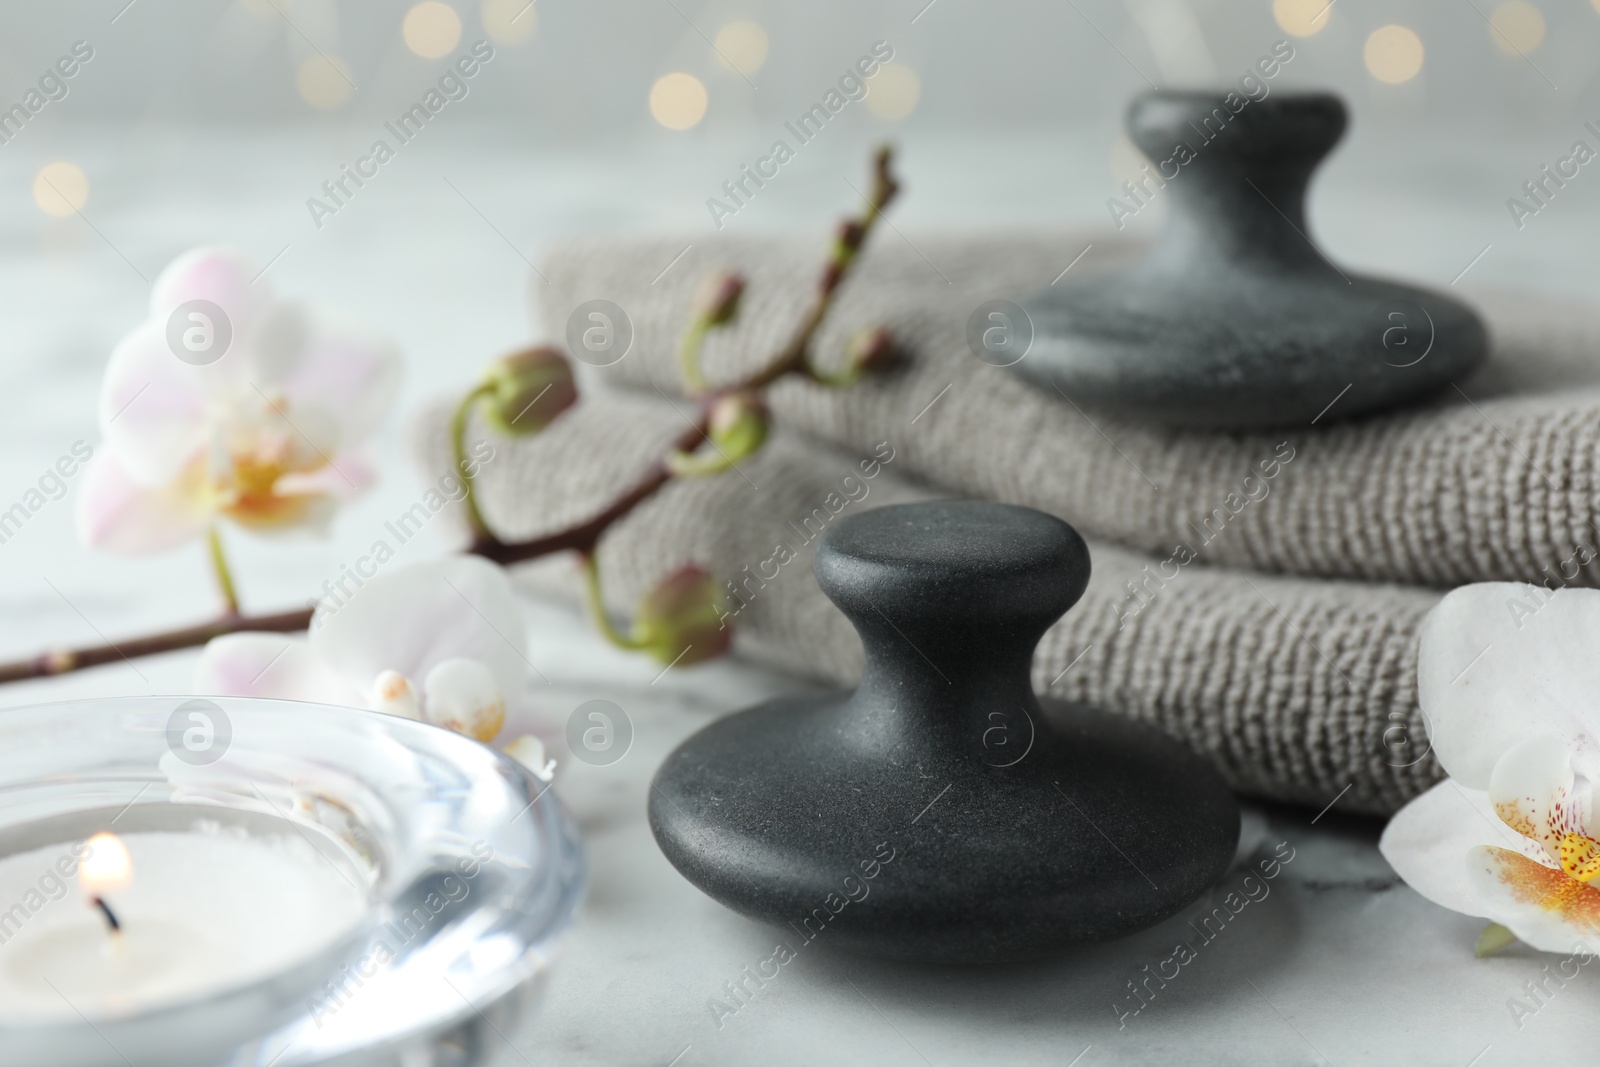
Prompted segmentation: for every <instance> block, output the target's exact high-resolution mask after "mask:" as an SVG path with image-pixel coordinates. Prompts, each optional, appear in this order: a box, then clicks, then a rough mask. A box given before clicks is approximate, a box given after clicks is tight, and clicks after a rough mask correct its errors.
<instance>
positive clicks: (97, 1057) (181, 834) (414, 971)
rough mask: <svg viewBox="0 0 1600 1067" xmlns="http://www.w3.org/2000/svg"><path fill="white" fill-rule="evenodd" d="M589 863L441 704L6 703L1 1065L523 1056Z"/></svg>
mask: <svg viewBox="0 0 1600 1067" xmlns="http://www.w3.org/2000/svg"><path fill="white" fill-rule="evenodd" d="M108 835H109V836H108ZM86 842H87V844H85V843H86ZM584 877H585V869H584V860H583V853H582V849H581V846H580V843H579V840H578V835H577V832H576V829H575V828H574V826H573V824H572V822H571V820H570V819H569V817H568V816H567V814H566V813H565V812H564V811H563V809H562V808H561V806H560V804H559V802H558V801H557V799H556V796H555V794H554V793H552V792H550V791H549V789H548V786H547V784H546V783H545V782H543V781H541V780H540V779H538V778H537V777H535V776H534V775H532V774H530V773H529V772H528V771H527V770H526V769H525V768H523V767H522V766H521V765H520V764H518V763H516V762H515V761H513V760H510V759H508V758H506V757H505V756H503V755H502V754H500V753H498V752H496V751H494V750H493V749H490V748H487V747H485V746H483V745H480V744H477V743H476V742H474V741H471V740H469V739H467V738H465V737H463V736H461V735H459V734H455V733H452V732H450V731H448V730H443V729H440V728H438V727H434V726H430V725H428V724H425V723H420V722H416V721H412V720H409V719H402V718H398V717H395V716H390V715H382V714H378V713H375V712H365V711H357V710H354V709H348V708H336V707H328V706H322V705H315V704H304V703H297V702H292V701H272V700H248V699H234V698H211V699H185V698H181V697H137V698H126V699H122V698H118V699H107V700H87V701H74V702H68V703H60V704H47V705H38V706H33V707H27V708H20V709H16V710H11V711H4V712H0V1062H4V1063H26V1064H29V1065H30V1067H50V1065H55V1064H59V1065H62V1067H66V1065H72V1067H100V1065H105V1067H126V1065H127V1064H128V1063H134V1064H141V1065H142V1064H144V1063H161V1064H163V1065H165V1067H217V1065H226V1067H267V1065H269V1064H271V1065H273V1067H309V1065H312V1064H329V1065H332V1064H335V1063H337V1064H339V1065H341V1067H343V1065H349V1067H414V1065H419V1064H426V1065H428V1067H479V1065H483V1064H488V1063H491V1062H493V1061H494V1060H495V1059H496V1058H497V1056H498V1055H502V1054H505V1055H511V1056H512V1058H513V1059H515V1058H516V1057H515V1055H514V1054H512V1053H511V1050H510V1049H509V1048H507V1047H506V1046H507V1037H506V1036H504V1035H506V1034H508V1033H511V1032H512V1031H513V1029H514V1025H515V1021H516V1020H517V1019H518V1018H519V1017H523V1016H525V1014H526V1013H527V1011H528V1010H529V1009H530V1007H531V1006H532V1005H533V1004H534V1003H535V1001H536V999H537V995H538V993H539V992H540V990H541V988H542V985H543V978H544V976H545V975H546V974H547V972H548V969H549V967H550V964H551V961H552V954H553V952H554V950H555V948H556V945H557V943H558V941H559V939H560V937H561V935H562V934H563V932H564V931H565V930H566V929H567V928H568V927H569V926H570V924H571V921H572V917H573V913H574V911H575V909H576V907H577V904H578V901H579V899H580V896H581V892H582V887H583V883H584ZM58 1001H59V1002H58Z"/></svg>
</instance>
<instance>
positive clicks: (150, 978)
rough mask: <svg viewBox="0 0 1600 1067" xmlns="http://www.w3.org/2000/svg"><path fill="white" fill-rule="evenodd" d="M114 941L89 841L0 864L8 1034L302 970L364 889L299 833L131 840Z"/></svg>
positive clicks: (358, 907) (361, 906)
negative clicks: (88, 875) (95, 886)
mask: <svg viewBox="0 0 1600 1067" xmlns="http://www.w3.org/2000/svg"><path fill="white" fill-rule="evenodd" d="M119 836H120V837H121V840H122V842H123V843H124V844H125V845H126V846H127V850H128V853H129V855H130V857H131V860H132V879H131V881H129V882H128V883H127V884H126V885H124V886H122V887H121V888H119V889H116V890H114V891H113V890H109V889H108V890H107V891H106V892H105V894H104V896H105V899H106V903H107V904H108V905H109V906H110V907H111V908H112V909H113V910H114V911H115V913H116V916H117V919H118V920H119V922H120V924H121V931H120V932H113V931H112V930H111V928H110V924H109V923H108V922H107V920H106V917H105V915H104V914H103V913H102V912H101V911H100V910H99V909H98V908H96V907H94V906H93V904H92V902H91V900H90V897H89V895H87V894H86V893H85V891H84V890H83V888H82V887H80V886H79V884H78V880H77V878H76V877H75V875H76V867H77V865H78V864H77V854H78V853H81V852H82V849H83V845H82V843H81V842H63V843H61V844H58V845H49V846H46V847H44V848H38V849H32V850H30V851H28V852H21V853H17V854H14V855H11V856H6V857H4V858H0V1026H5V1025H14V1024H18V1023H39V1022H44V1021H56V1020H70V1019H76V1018H77V1017H78V1016H79V1015H80V1014H81V1015H83V1016H85V1017H87V1018H89V1019H91V1020H92V1019H95V1018H97V1017H99V1018H105V1017H108V1016H118V1015H123V1014H127V1013H134V1012H138V1011H142V1010H146V1009H149V1008H151V1007H155V1006H157V1005H161V1004H165V1003H170V1002H173V1001H179V1000H185V999H191V998H194V997H197V996H202V995H206V994H211V993H216V992H220V991H221V990H223V989H225V988H228V987H230V986H235V985H240V984H244V983H246V982H250V981H252V980H256V979H259V978H262V977H264V976H266V975H269V974H272V973H274V972H276V971H279V970H282V969H284V968H286V967H288V966H291V965H292V964H294V963H295V962H297V961H299V960H302V959H304V958H306V957H308V956H310V955H312V954H314V953H315V952H317V951H319V950H321V949H323V948H326V947H327V946H328V945H329V944H331V943H332V942H333V941H334V940H335V939H336V938H338V937H340V936H341V935H343V934H346V933H348V932H349V931H350V930H351V929H352V928H353V927H354V926H355V924H356V923H358V922H359V921H360V919H361V917H362V915H363V914H364V912H365V909H366V892H365V887H361V886H358V884H356V882H355V876H354V875H349V874H348V873H347V872H342V871H341V870H340V869H338V868H336V867H335V866H333V864H332V863H331V862H330V861H329V860H328V859H327V858H325V857H323V856H320V855H318V854H317V853H316V852H315V851H314V850H313V849H312V847H311V846H310V845H309V844H308V843H307V842H305V841H304V840H302V839H301V838H299V837H298V836H296V835H292V834H289V835H283V836H267V837H257V836H250V835H247V834H246V833H244V832H243V831H242V830H238V829H225V828H222V827H219V826H217V825H216V824H206V823H202V824H199V825H197V826H196V827H195V831H194V832H176V831H150V832H134V833H129V834H125V835H119Z"/></svg>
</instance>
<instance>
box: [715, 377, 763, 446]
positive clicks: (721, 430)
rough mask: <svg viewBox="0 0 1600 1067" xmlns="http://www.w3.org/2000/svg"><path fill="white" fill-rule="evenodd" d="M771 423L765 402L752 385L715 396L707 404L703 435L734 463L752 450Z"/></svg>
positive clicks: (759, 444) (758, 443)
mask: <svg viewBox="0 0 1600 1067" xmlns="http://www.w3.org/2000/svg"><path fill="white" fill-rule="evenodd" d="M771 424H772V415H771V412H769V411H768V410H767V402H766V401H765V400H763V399H762V397H761V394H760V393H759V392H757V391H756V390H754V389H740V390H737V391H736V392H732V393H727V394H724V395H723V396H720V397H718V398H717V401H716V403H714V404H713V405H712V406H711V418H710V420H709V421H708V422H707V425H706V436H707V437H709V438H711V441H712V443H713V444H715V445H716V446H717V448H719V449H721V450H722V452H723V453H724V454H725V455H726V456H727V457H728V459H729V460H730V461H731V462H734V463H737V462H738V461H739V460H741V459H744V458H745V457H746V456H749V455H751V454H753V453H754V452H755V451H756V450H757V449H759V448H760V447H761V446H762V444H763V443H764V442H765V441H766V439H767V430H768V429H769V428H770V426H771Z"/></svg>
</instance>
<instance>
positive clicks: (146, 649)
mask: <svg viewBox="0 0 1600 1067" xmlns="http://www.w3.org/2000/svg"><path fill="white" fill-rule="evenodd" d="M892 161H893V154H892V151H891V150H890V149H889V148H888V147H887V146H885V147H883V148H880V149H879V150H878V152H877V153H876V154H875V156H874V160H873V185H872V192H871V194H870V195H869V196H868V197H867V203H866V205H865V207H864V208H863V210H862V212H861V214H860V215H859V217H856V218H851V219H847V220H845V221H844V222H843V223H841V224H840V226H839V229H838V231H837V232H836V234H835V237H834V242H833V245H832V247H831V249H830V252H829V257H828V260H827V262H826V263H825V264H824V267H823V270H822V274H821V277H820V278H819V280H818V283H817V289H816V295H815V297H814V299H813V301H812V305H811V307H810V309H809V310H808V312H807V314H806V316H805V318H804V319H802V320H801V323H800V326H799V327H798V328H797V329H796V331H795V333H794V335H793V337H791V339H790V340H789V342H788V344H787V345H785V346H784V348H783V349H782V350H781V351H780V352H779V353H778V354H777V355H776V356H775V357H774V358H773V359H772V360H771V361H769V362H768V363H767V365H766V366H765V367H764V368H762V369H761V370H759V371H757V372H755V373H754V374H752V375H750V376H749V377H747V378H745V379H743V380H741V381H737V382H733V383H730V384H727V385H724V386H720V387H717V388H715V389H709V388H708V387H707V385H706V382H705V379H704V377H703V375H702V373H701V371H700V362H699V353H700V347H701V343H702V342H703V341H704V339H705V337H706V336H707V335H708V334H709V333H710V332H711V331H712V330H715V329H717V328H719V327H722V326H725V325H727V324H728V323H730V322H732V321H733V320H734V318H735V316H736V315H737V309H738V303H739V297H740V295H741V294H742V291H743V286H744V283H743V280H742V279H739V278H737V277H736V276H731V275H722V276H718V277H717V278H714V279H713V280H712V282H711V283H710V284H709V285H708V286H707V288H706V290H704V291H703V292H702V295H701V298H700V300H699V301H698V302H697V305H696V309H695V314H694V316H693V317H692V318H691V321H690V323H689V325H688V327H687V328H686V330H685V332H684V336H683V338H682V340H681V342H680V345H679V349H678V355H679V364H680V369H681V370H682V373H683V377H684V385H685V388H686V390H687V392H688V393H689V395H690V396H691V397H693V398H694V399H695V400H696V401H697V404H698V413H697V415H696V416H695V418H694V420H693V423H692V425H691V426H689V427H688V428H686V429H685V430H684V432H683V433H681V434H680V435H678V437H676V438H675V439H674V440H673V441H672V442H670V444H669V445H668V447H667V449H666V451H665V452H664V453H663V454H662V456H661V457H659V458H658V459H657V460H656V461H655V462H654V463H652V464H651V465H650V467H649V468H648V469H646V471H645V472H644V473H643V474H642V475H641V476H640V477H639V479H638V480H637V481H635V482H634V483H633V485H631V486H630V487H629V488H627V489H626V490H624V491H623V492H622V493H621V494H620V495H618V496H617V497H616V498H615V499H614V500H612V501H611V502H610V503H609V504H607V505H606V506H605V507H603V508H602V509H601V510H600V511H599V512H598V513H596V514H595V515H593V516H592V517H590V518H588V519H585V520H584V521H582V522H579V523H575V524H574V525H572V526H569V527H567V528H566V529H563V530H558V531H556V532H554V533H549V534H545V535H544V536H542V537H536V538H532V539H529V540H524V541H513V542H507V541H502V540H501V539H500V538H498V537H497V536H495V534H494V532H493V531H492V530H491V529H490V527H489V525H488V523H487V522H486V521H485V520H484V517H483V514H482V512H481V510H480V508H479V505H478V500H477V495H476V492H475V486H474V474H475V473H476V470H475V468H474V467H473V466H472V465H471V463H470V462H469V460H468V458H467V455H466V428H467V422H468V419H469V417H470V414H471V412H472V411H473V410H474V408H475V407H479V406H481V407H483V408H484V410H485V411H486V413H487V414H488V416H489V421H490V423H491V424H492V425H493V426H495V428H496V429H498V430H500V431H502V432H505V433H509V434H513V435H515V434H520V433H529V432H536V431H537V430H539V429H542V428H543V427H544V426H545V425H547V424H548V423H549V421H550V420H552V419H554V418H555V417H556V416H557V415H559V414H560V413H561V412H562V411H564V410H565V409H566V408H567V407H568V406H570V405H571V403H572V402H573V400H574V399H575V397H576V393H575V390H574V388H573V385H572V381H571V372H570V366H569V365H568V364H567V362H566V360H565V357H564V356H561V355H560V354H559V353H557V352H555V351H554V350H553V349H549V348H533V349H528V350H526V351H523V352H519V353H516V354H514V355H512V356H508V357H506V358H505V359H503V360H498V361H496V363H495V364H493V365H492V366H491V368H490V371H489V373H488V374H487V375H486V377H485V379H484V380H483V381H482V382H481V383H480V384H478V385H476V386H474V387H473V388H472V389H471V390H469V391H468V392H467V394H466V395H465V396H464V397H463V398H462V400H461V402H460V404H458V405H457V407H456V409H455V411H454V412H453V413H452V416H451V421H450V446H451V453H452V458H453V460H454V462H455V466H456V470H457V471H458V472H459V473H460V476H461V480H462V482H463V485H464V494H463V503H464V504H465V506H466V511H467V518H468V522H469V523H470V525H471V529H472V541H471V543H470V545H469V546H468V551H469V552H472V553H475V554H477V555H479V556H483V557H484V558H486V559H489V560H493V561H494V562H496V563H500V564H510V563H518V562H522V561H525V560H531V559H538V558H540V557H543V556H548V555H552V554H554V553H556V552H567V551H571V552H577V553H578V555H579V564H580V567H581V568H582V569H583V570H584V572H585V588H586V593H587V596H588V598H589V602H590V605H591V608H592V609H593V613H594V615H595V617H596V620H597V624H598V626H599V628H600V629H601V631H602V632H603V633H604V634H605V635H606V637H607V638H608V639H609V640H611V641H612V642H613V643H615V644H618V645H620V646H621V647H624V648H642V647H645V646H647V645H650V646H654V645H661V646H662V647H663V648H666V649H670V648H672V647H673V645H672V644H671V643H670V642H671V641H676V640H677V639H678V638H679V637H680V636H681V635H679V634H673V633H666V632H658V631H660V629H661V626H660V618H659V617H658V615H659V611H657V612H656V613H654V614H652V612H645V613H644V614H643V615H642V616H641V617H642V619H643V620H644V621H645V622H646V623H647V626H646V629H647V630H649V631H650V632H651V636H650V637H641V636H639V635H637V634H636V635H634V636H628V635H625V634H622V633H621V632H620V631H618V630H617V629H616V628H615V626H614V625H613V624H612V623H611V621H610V620H609V618H608V617H607V616H606V614H605V612H604V609H603V607H602V606H601V604H600V601H599V593H600V590H599V572H598V568H597V566H596V564H595V559H594V556H595V551H596V549H597V548H598V546H599V543H600V540H601V538H602V537H603V536H604V535H605V533H606V531H607V530H609V529H610V528H611V527H612V526H614V525H615V524H616V523H618V522H620V521H621V520H622V519H624V518H626V517H627V516H628V515H629V514H631V513H632V512H633V511H634V509H636V508H637V507H639V505H641V504H643V503H644V502H645V501H647V500H649V499H651V498H652V497H653V496H655V494H656V493H658V492H659V491H660V490H661V489H662V488H663V487H665V486H666V485H667V484H668V483H669V482H671V481H672V480H673V479H674V478H677V477H695V476H704V475H707V474H713V473H716V472H718V471H720V470H725V469H727V468H728V467H729V466H732V465H733V464H735V463H737V462H738V461H739V460H740V459H743V458H746V457H748V456H750V455H753V454H754V453H755V452H756V451H757V450H758V449H759V448H760V447H761V445H762V444H763V443H764V442H765V438H766V432H767V427H768V413H767V409H766V405H765V400H764V397H763V394H764V392H765V390H766V389H767V387H768V386H770V385H772V384H774V383H775V382H777V381H779V380H780V379H782V378H785V377H787V376H790V375H796V376H799V377H804V378H806V379H808V380H811V381H813V382H816V383H818V384H821V385H824V386H832V387H843V386H846V385H850V384H853V383H854V382H855V381H857V380H858V379H859V378H860V377H861V375H862V374H863V373H864V372H867V371H869V370H871V369H873V368H874V367H876V366H877V365H879V364H880V363H881V362H883V360H884V359H885V357H886V356H887V354H888V353H889V351H890V349H891V344H890V338H889V335H888V333H887V331H885V330H883V329H882V328H881V327H880V328H876V329H874V330H869V331H866V332H864V333H863V334H861V335H858V337H857V338H855V339H853V340H852V342H851V344H850V347H849V349H848V351H847V353H846V356H847V361H846V366H845V367H844V369H842V370H840V371H835V372H824V371H822V370H819V369H818V368H817V366H816V365H815V363H814V361H813V359H812V345H813V343H814V342H815V340H816V335H817V332H818V331H819V330H820V328H821V327H822V324H823V323H824V321H825V320H826V319H827V316H828V312H829V311H830V310H831V309H832V307H833V301H834V297H835V294H837V292H838V291H839V288H840V286H841V284H842V283H843V282H844V280H845V278H846V277H847V276H848V274H849V272H850V269H851V268H852V267H853V266H854V265H855V263H856V262H857V260H858V258H859V254H860V251H861V249H862V247H863V246H864V244H865V242H866V239H867V237H868V236H869V235H870V234H871V232H872V230H873V228H874V225H875V224H876V222H877V221H878V219H879V218H880V217H882V215H883V212H884V210H885V209H886V208H887V207H888V206H889V204H890V202H891V201H893V200H894V198H895V196H896V194H897V193H898V192H899V188H900V186H899V183H898V182H897V181H896V180H895V178H894V176H893V174H892V172H891V169H890V166H891V163H892ZM707 445H710V446H711V454H710V455H709V456H707V455H705V454H704V449H705V446H707ZM209 541H210V555H211V562H212V567H213V570H214V572H215V574H216V578H217V582H218V584H219V586H220V587H221V590H222V595H223V600H224V602H225V604H226V605H227V610H226V612H225V613H224V614H223V615H222V616H221V617H219V618H217V619H214V620H212V621H210V622H205V623H201V624H199V625H196V626H188V627H183V628H180V629H174V630H168V631H164V632H160V633H156V634H150V635H146V636H143V637H137V638H130V639H128V640H125V641H122V642H118V643H112V642H107V643H105V644H101V645H90V646H85V647H82V648H76V649H66V650H58V651H52V652H45V653H42V654H40V655H37V656H33V657H30V658H27V659H22V660H17V661H14V662H10V663H0V684H3V683H6V682H15V681H21V680H24V679H28V678H43V677H50V676H53V675H58V674H66V673H68V672H71V671H78V670H83V669H85V668H88V667H95V666H100V665H103V664H107V663H115V662H117V661H118V660H132V659H135V658H137V657H141V656H152V655H159V654H161V653H164V652H173V651H177V650H179V649H184V648H191V647H194V646H197V645H203V644H205V643H207V642H208V641H211V640H212V639H213V638H216V637H221V636H223V635H225V634H230V633H239V632H243V631H263V632H273V633H291V632H294V631H296V630H304V629H306V628H307V627H308V626H309V625H310V622H311V616H312V612H311V609H309V608H302V609H298V610H293V611H284V612H278V613H276V614H270V615H243V614H240V612H239V605H238V597H237V591H236V588H235V586H234V583H233V578H232V574H231V572H230V571H229V569H228V565H227V561H226V558H225V557H224V556H223V554H222V545H221V540H220V537H219V536H218V534H217V532H216V530H215V529H212V531H211V532H210V535H209ZM711 591H714V583H713V582H712V581H711V578H710V575H709V574H708V573H706V572H705V571H703V570H701V569H700V568H696V567H688V568H684V569H683V570H682V571H680V572H679V573H678V574H676V575H674V576H672V577H671V578H669V579H668V580H667V582H665V583H663V588H662V589H658V590H657V592H656V593H655V594H652V598H654V599H659V600H662V601H663V602H670V601H673V600H674V599H682V600H687V601H696V602H699V601H707V602H706V603H703V604H699V607H700V608H701V609H702V610H701V611H700V613H699V614H700V615H702V616H704V617H703V618H696V619H693V620H691V621H690V622H689V623H687V624H686V625H687V626H688V627H690V628H691V632H693V633H694V636H695V638H696V640H697V641H698V644H696V645H695V646H694V647H695V648H697V649H699V651H695V652H694V653H693V655H692V656H690V657H688V658H685V653H688V652H690V645H688V644H683V645H680V646H678V647H679V648H680V651H678V652H676V653H675V655H676V657H677V658H676V659H675V660H674V661H675V662H677V661H679V660H681V661H682V662H684V663H689V662H695V661H696V660H698V659H700V658H707V657H709V656H710V655H715V654H717V653H718V652H719V651H721V650H722V649H724V648H726V637H727V634H726V631H725V630H723V627H722V626H721V625H720V622H719V620H718V619H717V617H716V616H717V614H718V611H717V607H716V605H715V604H714V603H712V602H710V601H709V600H708V598H707V593H708V592H711ZM653 607H656V606H653ZM694 627H698V628H699V629H698V630H694V629H693V628H694ZM663 642H669V643H666V644H663Z"/></svg>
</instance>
